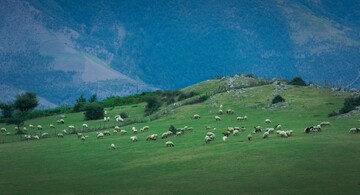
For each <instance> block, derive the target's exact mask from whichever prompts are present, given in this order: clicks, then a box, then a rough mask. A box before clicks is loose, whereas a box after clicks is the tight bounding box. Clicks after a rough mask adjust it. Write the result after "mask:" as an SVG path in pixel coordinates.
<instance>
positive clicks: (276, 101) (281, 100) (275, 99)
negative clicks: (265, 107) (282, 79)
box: [272, 95, 285, 104]
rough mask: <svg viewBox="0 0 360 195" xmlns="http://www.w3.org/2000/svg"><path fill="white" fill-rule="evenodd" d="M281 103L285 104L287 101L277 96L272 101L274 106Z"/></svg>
mask: <svg viewBox="0 0 360 195" xmlns="http://www.w3.org/2000/svg"><path fill="white" fill-rule="evenodd" d="M279 102H285V99H284V98H283V97H281V95H276V96H275V97H274V98H273V99H272V104H276V103H279Z"/></svg>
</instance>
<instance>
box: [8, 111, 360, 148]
mask: <svg viewBox="0 0 360 195" xmlns="http://www.w3.org/2000/svg"><path fill="white" fill-rule="evenodd" d="M223 113H224V111H223V110H222V105H220V109H219V110H218V115H216V116H214V119H215V121H216V122H220V121H221V120H222V119H221V117H220V116H219V115H223ZM225 113H226V114H228V115H233V114H234V113H235V112H234V110H232V109H227V110H226V112H225ZM104 114H105V117H104V122H108V121H110V120H111V118H110V117H109V116H106V115H107V112H106V111H105V113H104ZM200 118H201V117H200V115H199V114H195V115H193V116H192V119H194V120H200ZM114 119H115V121H116V122H123V121H124V119H123V118H122V117H121V116H120V115H116V116H115V117H114ZM236 120H237V121H247V120H248V117H247V116H237V117H236ZM56 123H57V124H58V125H61V124H65V120H64V116H63V115H62V116H61V118H60V119H59V120H57V121H56ZM264 123H265V125H268V126H270V125H271V124H272V121H271V120H270V119H265V120H264ZM328 125H330V122H321V123H320V124H318V125H315V126H310V127H306V128H305V129H304V133H315V132H319V131H321V129H322V128H323V127H324V126H328ZM28 128H30V129H35V126H34V125H32V124H30V125H28ZM36 128H37V129H38V130H42V129H43V127H42V126H41V125H37V126H36ZM49 128H50V129H52V128H56V127H55V125H53V124H50V125H49ZM88 128H89V126H88V125H87V124H85V123H84V124H83V125H82V129H83V130H85V129H88ZM149 129H150V128H149V126H144V127H142V128H140V129H137V128H136V127H132V128H131V132H132V134H133V135H132V136H130V137H129V138H130V141H131V142H137V141H138V137H137V134H138V133H141V132H146V131H148V130H149ZM205 129H206V130H210V131H208V132H207V133H206V135H205V138H204V141H205V144H208V143H210V142H212V141H214V140H215V137H216V135H215V132H217V131H216V128H211V127H210V126H208V125H207V126H205ZM189 130H193V128H192V127H188V126H184V127H183V128H178V129H176V131H175V132H174V131H166V132H164V133H162V134H161V139H167V138H168V137H170V136H180V135H182V134H184V133H185V132H186V131H189ZM23 131H25V132H26V131H27V128H26V127H23ZM245 131H246V128H245V127H244V126H242V127H228V128H227V129H226V130H225V131H223V132H221V134H222V141H223V142H227V139H228V138H229V137H230V135H233V136H238V135H240V133H242V132H245ZM1 132H5V133H6V134H7V135H8V134H10V133H9V132H8V131H7V130H6V128H1ZM275 132H276V134H277V136H278V137H283V138H287V137H290V136H292V135H293V132H294V131H293V130H282V126H281V124H276V125H274V126H273V127H267V128H265V129H264V131H263V130H262V128H261V126H255V127H254V128H253V131H251V132H250V133H249V134H248V135H247V140H248V141H252V139H253V134H257V133H263V134H262V138H263V139H266V138H269V137H270V135H271V134H273V133H275ZM359 132H360V128H351V129H350V130H349V133H359ZM118 133H119V134H120V135H127V133H128V131H126V130H125V129H121V128H120V127H119V126H115V127H114V129H113V131H112V133H111V132H110V131H101V132H96V139H103V138H104V137H105V136H110V135H112V134H113V135H115V134H118ZM69 134H75V135H76V136H77V138H78V139H80V140H81V141H83V142H84V141H86V140H87V139H88V138H89V136H87V135H83V134H82V133H79V132H77V131H76V128H75V126H74V125H69V126H68V129H67V130H66V129H64V130H62V132H59V133H57V134H56V136H57V137H58V138H63V137H64V136H65V135H69ZM23 137H24V139H26V140H31V139H33V140H39V139H40V138H47V137H50V136H49V133H47V132H43V133H41V135H31V134H25V135H24V136H23ZM158 137H159V136H158V134H150V135H148V136H147V137H146V141H156V140H157V139H158ZM165 146H166V147H173V146H175V144H174V143H173V142H172V141H166V142H165ZM110 147H111V148H112V149H116V145H115V144H114V143H112V144H111V145H110Z"/></svg>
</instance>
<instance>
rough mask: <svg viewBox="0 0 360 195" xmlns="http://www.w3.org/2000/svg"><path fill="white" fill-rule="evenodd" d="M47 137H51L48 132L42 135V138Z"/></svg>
mask: <svg viewBox="0 0 360 195" xmlns="http://www.w3.org/2000/svg"><path fill="white" fill-rule="evenodd" d="M46 137H49V134H48V133H47V132H44V133H42V134H41V138H46Z"/></svg>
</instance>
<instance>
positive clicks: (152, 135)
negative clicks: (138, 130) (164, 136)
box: [146, 134, 158, 141]
mask: <svg viewBox="0 0 360 195" xmlns="http://www.w3.org/2000/svg"><path fill="white" fill-rule="evenodd" d="M157 138H158V134H151V135H149V136H147V137H146V141H149V140H153V141H156V140H157Z"/></svg>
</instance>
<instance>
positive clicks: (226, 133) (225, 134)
mask: <svg viewBox="0 0 360 195" xmlns="http://www.w3.org/2000/svg"><path fill="white" fill-rule="evenodd" d="M230 133H231V132H230V131H225V132H223V133H222V134H223V135H224V136H226V137H229V135H230Z"/></svg>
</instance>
